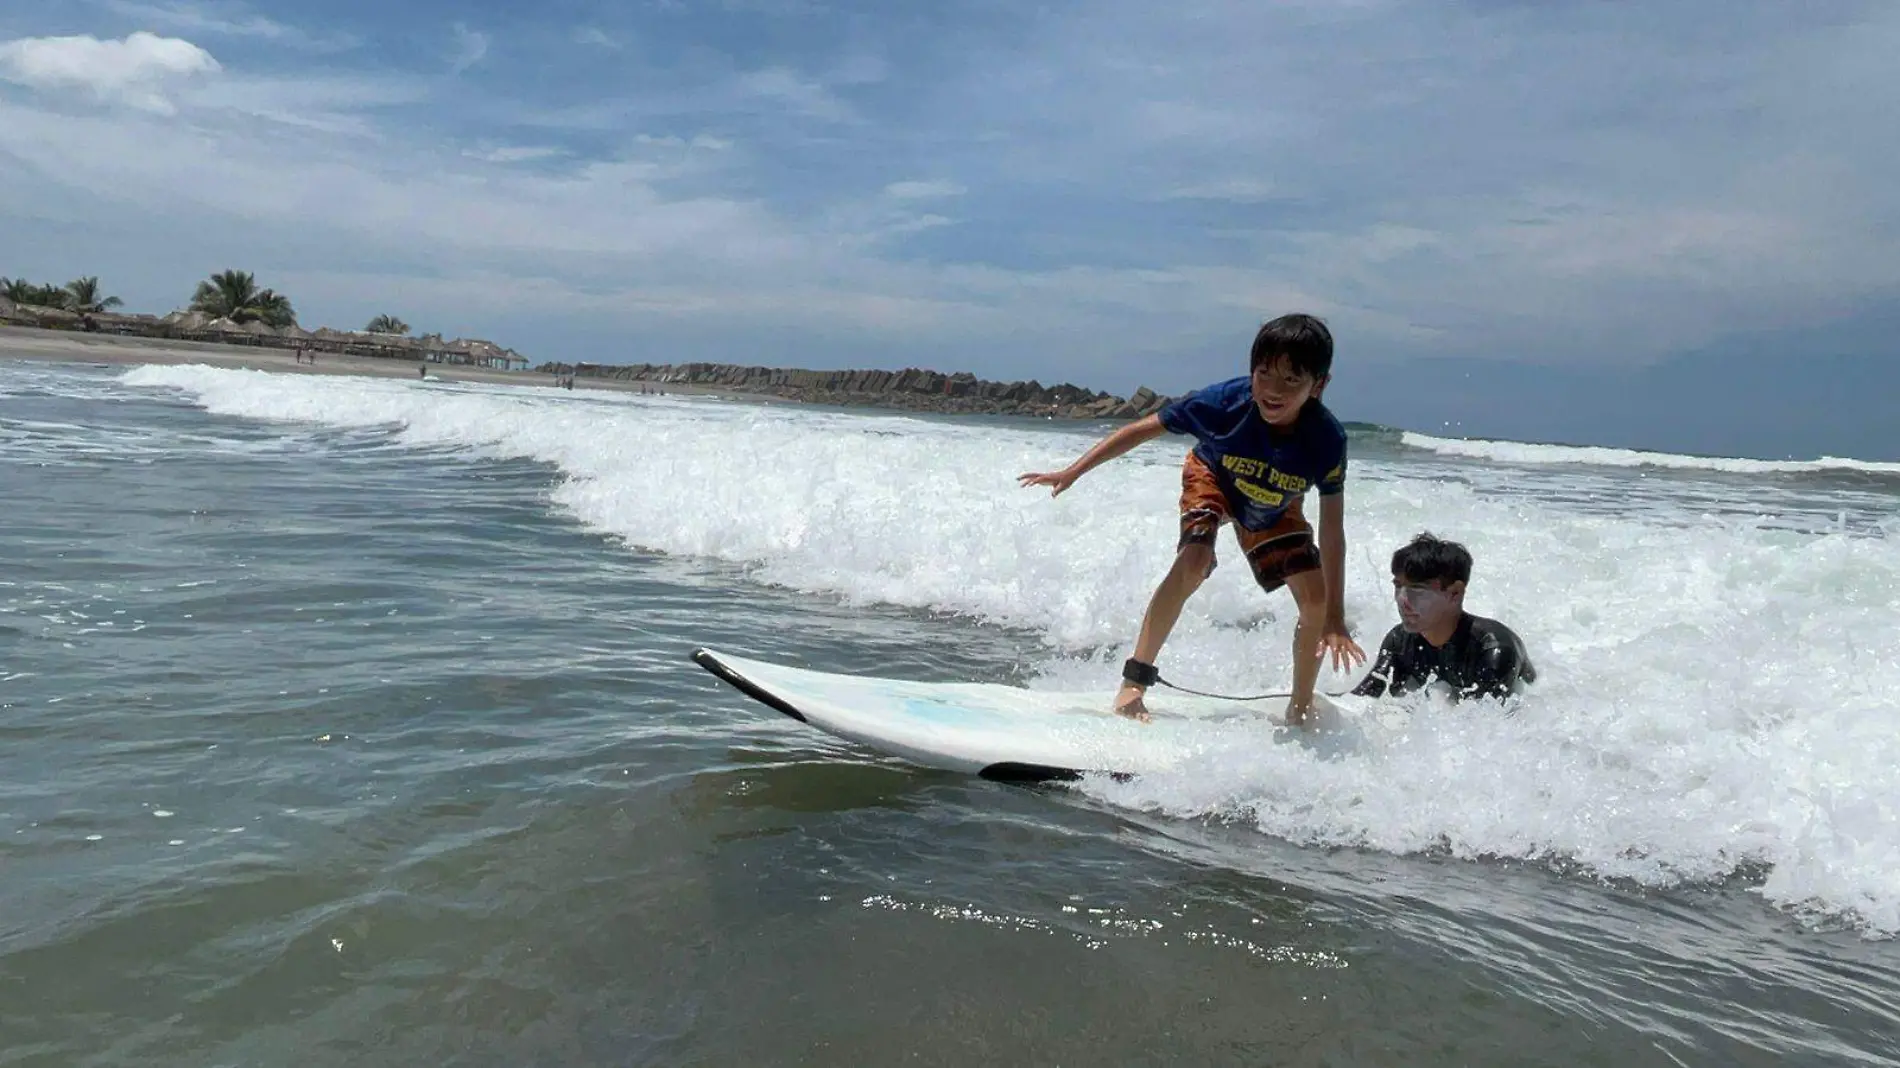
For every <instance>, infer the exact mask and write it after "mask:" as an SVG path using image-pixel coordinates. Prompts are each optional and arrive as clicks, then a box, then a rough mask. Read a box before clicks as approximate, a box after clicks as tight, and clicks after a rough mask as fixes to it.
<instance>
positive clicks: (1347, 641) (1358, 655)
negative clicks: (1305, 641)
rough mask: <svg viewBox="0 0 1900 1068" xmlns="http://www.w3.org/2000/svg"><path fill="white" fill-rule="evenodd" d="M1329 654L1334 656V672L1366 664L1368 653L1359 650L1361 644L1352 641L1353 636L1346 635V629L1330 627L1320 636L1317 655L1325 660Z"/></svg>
mask: <svg viewBox="0 0 1900 1068" xmlns="http://www.w3.org/2000/svg"><path fill="white" fill-rule="evenodd" d="M1327 653H1331V654H1333V670H1334V671H1344V670H1346V669H1347V668H1349V667H1355V666H1357V665H1359V664H1363V663H1365V662H1366V651H1365V650H1364V649H1361V648H1359V643H1358V642H1356V641H1353V640H1352V635H1350V634H1347V633H1346V628H1345V627H1328V628H1327V629H1326V630H1325V632H1324V633H1322V634H1321V635H1320V636H1319V648H1318V650H1316V655H1317V656H1318V657H1319V658H1320V659H1325V657H1326V654H1327Z"/></svg>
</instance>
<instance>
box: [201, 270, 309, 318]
mask: <svg viewBox="0 0 1900 1068" xmlns="http://www.w3.org/2000/svg"><path fill="white" fill-rule="evenodd" d="M191 310H192V311H196V312H203V313H205V314H206V315H209V316H212V317H213V318H218V319H229V320H231V321H232V322H234V323H243V322H249V321H250V320H252V319H262V320H263V321H264V323H265V325H267V326H274V327H280V328H281V327H286V326H295V325H297V313H296V311H295V310H294V309H292V308H291V306H290V298H289V297H286V296H284V295H283V294H282V293H278V292H275V291H273V290H269V289H259V288H257V279H255V278H253V277H252V276H251V272H249V271H219V272H218V273H217V274H214V275H212V276H211V277H210V278H209V279H207V280H205V281H203V282H199V283H198V291H197V292H196V293H194V294H192V297H191Z"/></svg>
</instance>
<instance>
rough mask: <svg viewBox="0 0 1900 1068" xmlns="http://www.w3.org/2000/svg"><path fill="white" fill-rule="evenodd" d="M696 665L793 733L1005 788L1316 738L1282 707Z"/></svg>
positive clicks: (1334, 727)
mask: <svg viewBox="0 0 1900 1068" xmlns="http://www.w3.org/2000/svg"><path fill="white" fill-rule="evenodd" d="M693 661H694V662H695V663H697V664H698V665H699V666H700V667H703V668H705V669H706V670H707V671H710V672H712V674H713V675H715V676H717V677H718V678H720V679H722V680H724V681H725V682H727V683H729V684H730V685H732V686H733V687H734V688H735V689H737V690H739V691H740V692H741V693H743V694H745V695H746V696H748V697H751V698H753V699H754V700H757V701H759V702H760V703H762V704H764V705H766V706H768V707H770V708H773V709H776V710H777V711H779V712H782V713H784V714H785V715H787V716H790V717H791V718H793V719H795V720H798V721H800V722H801V723H806V724H809V725H811V726H813V727H816V728H818V729H819V730H821V731H824V732H826V733H828V734H832V735H836V736H837V737H840V738H846V739H849V740H851V741H854V742H858V743H860V744H862V745H865V746H868V747H870V748H872V749H875V750H877V751H879V752H881V753H887V754H889V755H892V756H896V757H901V758H903V759H905V760H908V761H910V762H912V763H914V764H920V765H923V766H924V767H929V768H941V769H944V770H946V771H960V772H966V773H971V774H976V775H981V776H983V777H984V778H987V779H997V780H1002V781H1011V782H1041V781H1048V780H1073V779H1079V778H1081V777H1082V776H1083V775H1085V774H1089V773H1098V772H1099V773H1105V774H1109V775H1115V776H1118V777H1126V776H1134V775H1142V774H1150V773H1154V772H1158V771H1165V770H1171V769H1178V768H1182V767H1191V766H1192V762H1193V761H1194V760H1195V759H1196V758H1197V757H1199V756H1202V755H1205V754H1206V753H1208V752H1209V751H1211V750H1214V749H1229V748H1231V747H1232V746H1234V745H1235V744H1236V742H1237V741H1240V742H1243V743H1244V742H1251V741H1254V740H1257V741H1258V742H1259V743H1260V744H1267V743H1269V742H1270V741H1276V740H1277V741H1284V740H1288V739H1289V738H1295V737H1297V738H1299V739H1300V740H1311V739H1312V738H1313V737H1314V732H1313V731H1310V730H1304V729H1301V730H1292V729H1289V728H1287V727H1285V726H1283V725H1281V724H1280V722H1279V718H1280V715H1281V713H1282V710H1283V709H1284V708H1285V702H1284V701H1271V700H1270V701H1255V702H1250V703H1246V704H1241V703H1237V702H1233V701H1226V700H1221V699H1218V698H1207V697H1196V696H1193V695H1189V694H1182V693H1179V692H1176V691H1170V690H1165V689H1153V690H1150V691H1149V692H1148V696H1147V698H1146V704H1147V706H1148V709H1149V711H1150V712H1151V713H1152V714H1153V719H1152V720H1150V721H1149V722H1146V723H1140V722H1136V721H1135V720H1131V719H1128V718H1126V717H1124V716H1118V715H1116V714H1115V713H1114V712H1113V711H1111V710H1110V709H1109V707H1108V705H1109V700H1110V698H1111V696H1112V691H1091V692H1089V693H1059V692H1049V691H1044V690H1028V689H1023V688H1021V687H1016V686H1001V685H996V684H993V683H929V682H910V681H905V680H902V679H885V678H876V677H872V676H863V675H837V674H832V673H830V672H824V671H812V670H809V669H807V668H796V667H789V666H786V665H783V664H770V663H766V662H764V661H759V660H750V659H747V658H744V657H739V656H733V655H731V654H729V653H721V652H715V651H714V650H711V649H698V650H695V651H694V652H693ZM1314 700H1315V704H1316V706H1318V708H1319V713H1320V719H1319V720H1318V723H1319V727H1318V730H1319V731H1320V732H1328V731H1331V732H1333V733H1335V734H1337V731H1338V728H1339V726H1340V724H1341V720H1340V710H1339V707H1338V706H1337V705H1336V704H1334V703H1332V702H1329V701H1328V700H1327V699H1326V698H1325V697H1315V699H1314Z"/></svg>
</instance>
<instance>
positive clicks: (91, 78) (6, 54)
mask: <svg viewBox="0 0 1900 1068" xmlns="http://www.w3.org/2000/svg"><path fill="white" fill-rule="evenodd" d="M220 69H222V68H220V67H219V65H218V61H217V60H215V59H213V58H212V57H211V53H209V52H206V51H205V50H204V49H202V48H199V47H198V46H197V45H195V44H192V43H191V42H190V41H186V40H182V39H180V38H177V37H159V36H156V35H154V34H150V33H146V32H144V31H140V32H138V33H134V34H132V35H130V36H128V37H126V38H124V39H123V40H103V41H102V40H100V39H99V38H97V37H91V36H79V37H25V38H20V39H18V40H13V41H7V42H5V43H0V78H5V79H6V80H7V81H11V82H15V83H17V84H20V85H25V86H29V87H31V88H34V89H41V90H52V91H58V90H81V91H85V92H89V93H91V94H92V95H93V96H94V97H96V98H97V99H99V100H102V101H113V102H120V103H125V104H129V105H131V106H133V107H136V108H141V109H143V110H146V111H153V112H158V113H160V114H166V115H169V114H171V113H172V112H173V111H174V110H175V107H174V105H173V103H172V100H171V99H170V97H168V96H167V90H168V89H172V88H175V87H177V86H180V85H182V84H184V83H185V82H186V81H188V80H189V79H191V78H192V77H194V76H197V75H205V74H215V73H217V72H218V71H219V70H220Z"/></svg>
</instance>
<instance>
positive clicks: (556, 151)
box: [462, 145, 567, 163]
mask: <svg viewBox="0 0 1900 1068" xmlns="http://www.w3.org/2000/svg"><path fill="white" fill-rule="evenodd" d="M566 154H567V152H566V150H565V149H560V148H554V147H552V146H550V145H495V146H491V147H489V148H479V149H469V150H467V151H465V152H463V153H462V155H464V156H467V157H469V158H470V159H479V160H484V161H486V162H488V163H529V162H532V161H534V160H538V159H553V158H554V157H556V156H564V155H566Z"/></svg>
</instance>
